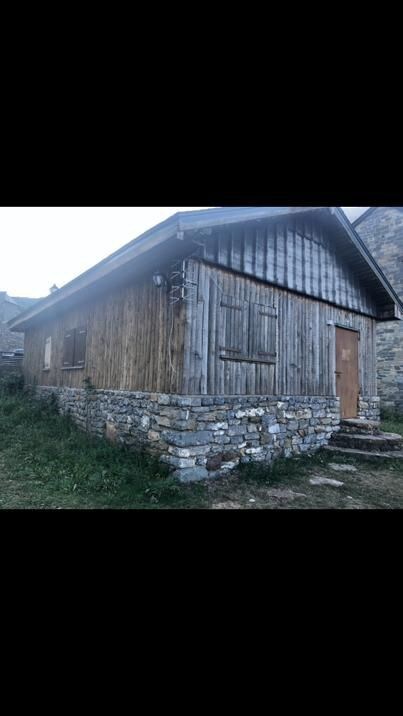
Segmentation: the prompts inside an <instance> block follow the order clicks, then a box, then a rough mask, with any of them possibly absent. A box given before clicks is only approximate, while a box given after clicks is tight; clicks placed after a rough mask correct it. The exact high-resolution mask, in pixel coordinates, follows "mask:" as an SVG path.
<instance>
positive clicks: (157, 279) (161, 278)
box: [153, 271, 170, 291]
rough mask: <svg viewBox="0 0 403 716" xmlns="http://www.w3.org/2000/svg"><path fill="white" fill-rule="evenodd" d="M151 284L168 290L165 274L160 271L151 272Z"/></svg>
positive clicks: (168, 285) (168, 284)
mask: <svg viewBox="0 0 403 716" xmlns="http://www.w3.org/2000/svg"><path fill="white" fill-rule="evenodd" d="M153 284H154V286H156V287H157V288H166V289H167V291H169V288H170V283H169V280H168V279H167V277H166V276H165V274H163V273H161V271H154V273H153Z"/></svg>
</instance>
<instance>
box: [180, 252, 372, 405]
mask: <svg viewBox="0 0 403 716" xmlns="http://www.w3.org/2000/svg"><path fill="white" fill-rule="evenodd" d="M194 264H195V265H194V266H193V268H192V270H193V271H195V272H196V273H197V271H198V272H199V279H198V280H199V285H203V293H201V292H199V301H198V303H197V304H195V303H194V304H189V305H188V306H187V307H186V312H187V320H186V326H187V332H186V335H185V346H186V350H187V351H189V353H191V354H195V353H197V355H198V357H199V358H198V360H197V361H193V362H192V361H190V360H187V358H186V356H185V364H188V365H189V372H186V373H185V374H184V375H183V383H182V392H183V393H185V394H188V393H190V394H191V393H196V394H198V393H202V394H227V395H245V394H248V393H249V394H251V395H253V394H259V395H264V394H267V395H273V394H276V393H277V394H282V395H330V396H332V395H336V378H335V376H336V325H340V326H344V327H349V328H352V329H354V330H356V331H359V333H360V341H359V371H360V388H361V394H363V395H376V372H375V334H374V326H375V321H374V320H373V319H372V318H370V317H368V316H364V315H361V314H359V313H355V312H352V311H348V310H344V309H340V308H337V307H336V306H332V305H330V304H327V303H324V302H322V301H316V300H314V299H311V298H308V297H306V296H300V295H298V294H295V293H292V292H290V291H286V290H284V289H279V288H276V287H274V286H269V285H268V284H265V283H263V282H260V281H256V280H253V279H251V278H247V277H245V276H242V275H240V274H237V273H234V272H231V271H228V270H224V269H220V268H218V267H213V266H211V265H209V264H204V263H203V262H199V261H195V260H194ZM200 302H203V303H204V311H203V312H200ZM206 315H208V316H209V320H208V322H207V323H206V322H203V320H202V319H201V317H200V316H206ZM190 327H191V329H190ZM262 349H265V350H262ZM262 353H263V354H264V353H266V354H269V355H266V356H265V355H259V354H262ZM242 358H245V360H242ZM269 361H272V362H271V363H270V362H269Z"/></svg>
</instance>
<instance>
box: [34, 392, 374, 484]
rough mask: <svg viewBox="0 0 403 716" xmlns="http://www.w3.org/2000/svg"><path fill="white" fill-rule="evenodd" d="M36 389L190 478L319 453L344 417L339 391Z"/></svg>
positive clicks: (365, 404)
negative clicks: (200, 392) (225, 392)
mask: <svg viewBox="0 0 403 716" xmlns="http://www.w3.org/2000/svg"><path fill="white" fill-rule="evenodd" d="M35 391H36V394H37V395H38V396H39V397H40V398H43V399H49V398H50V396H51V395H52V394H55V395H56V397H57V401H58V406H59V410H60V412H61V413H62V414H69V415H71V416H72V418H73V419H74V421H75V422H76V423H77V424H78V425H79V426H80V427H81V428H82V429H84V430H88V431H89V432H91V433H94V434H96V435H98V436H100V437H107V438H109V439H111V440H114V441H117V442H120V443H125V444H127V445H129V446H133V447H144V448H147V449H148V450H149V451H151V452H154V453H156V454H158V455H160V459H161V460H162V461H163V462H165V463H166V464H168V465H169V466H170V468H171V469H172V470H174V475H175V476H176V477H178V478H179V479H180V480H182V481H185V482H186V481H189V480H197V479H203V478H206V477H217V476H219V475H222V474H224V473H225V472H227V471H229V470H231V469H233V468H234V467H236V466H237V465H238V464H239V463H245V462H251V461H255V462H256V461H258V462H262V461H271V460H272V459H274V458H276V457H291V456H293V455H298V454H301V453H304V452H314V451H315V450H318V449H319V448H320V447H322V446H324V445H326V444H327V443H328V441H329V439H330V437H331V436H332V433H333V432H334V431H336V430H338V429H339V423H340V400H339V398H333V397H318V396H314V397H309V396H302V397H295V396H293V397H290V396H275V397H274V396H255V395H254V396H247V395H237V396H211V395H209V396H181V395H165V394H162V393H138V392H128V391H111V390H86V389H77V388H52V387H45V386H40V387H36V389H35ZM375 404H376V399H374V398H365V399H364V398H362V402H361V408H360V409H361V413H362V416H363V417H364V416H365V417H373V415H374V413H373V411H374V407H373V406H374V405H375ZM366 410H367V411H368V413H366ZM371 411H372V412H371Z"/></svg>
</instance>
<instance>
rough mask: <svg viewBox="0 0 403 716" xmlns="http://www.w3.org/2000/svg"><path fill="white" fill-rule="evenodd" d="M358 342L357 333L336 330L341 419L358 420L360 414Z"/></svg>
mask: <svg viewBox="0 0 403 716" xmlns="http://www.w3.org/2000/svg"><path fill="white" fill-rule="evenodd" d="M358 341H359V333H357V331H350V330H348V329H346V328H336V395H337V396H338V397H339V398H340V415H341V418H356V417H357V413H358V395H359V391H360V386H359V375H358Z"/></svg>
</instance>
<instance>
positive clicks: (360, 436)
mask: <svg viewBox="0 0 403 716" xmlns="http://www.w3.org/2000/svg"><path fill="white" fill-rule="evenodd" d="M328 447H329V449H330V450H332V451H335V450H339V451H340V452H343V453H344V452H346V453H347V452H349V453H357V455H361V456H365V455H368V454H373V455H375V454H376V455H379V456H380V455H384V456H385V457H386V456H391V457H393V455H395V456H396V458H400V456H403V437H402V436H401V435H397V434H396V433H383V432H382V431H381V429H380V423H378V422H375V421H369V420H342V421H341V422H340V431H339V432H336V433H334V434H333V436H332V438H331V440H330V442H329V446H328Z"/></svg>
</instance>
